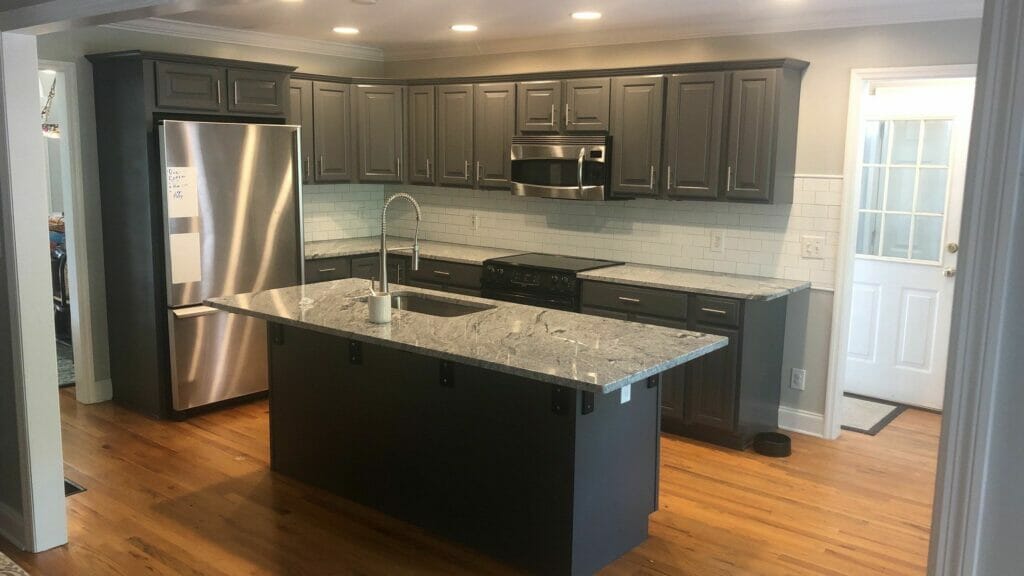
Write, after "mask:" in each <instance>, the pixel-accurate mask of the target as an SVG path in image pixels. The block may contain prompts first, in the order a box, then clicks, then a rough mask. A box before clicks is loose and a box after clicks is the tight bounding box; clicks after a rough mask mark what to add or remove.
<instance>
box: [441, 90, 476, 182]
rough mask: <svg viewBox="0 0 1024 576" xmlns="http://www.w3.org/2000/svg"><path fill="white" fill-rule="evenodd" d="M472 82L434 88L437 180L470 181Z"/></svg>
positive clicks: (471, 177)
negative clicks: (435, 95)
mask: <svg viewBox="0 0 1024 576" xmlns="http://www.w3.org/2000/svg"><path fill="white" fill-rule="evenodd" d="M473 168H474V166H473V85H472V84H456V85H451V86H439V87H438V89H437V181H438V183H439V184H448V185H457V186H459V185H461V186H469V185H471V184H472V183H473V179H474V174H473Z"/></svg>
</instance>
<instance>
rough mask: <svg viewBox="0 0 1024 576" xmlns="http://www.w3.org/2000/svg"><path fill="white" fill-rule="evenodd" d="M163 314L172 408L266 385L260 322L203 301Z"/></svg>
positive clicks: (263, 331) (263, 326)
mask: <svg viewBox="0 0 1024 576" xmlns="http://www.w3.org/2000/svg"><path fill="white" fill-rule="evenodd" d="M168 314H169V320H170V322H169V326H170V336H171V338H170V341H171V398H172V401H173V406H174V410H176V411H181V410H187V409H189V408H195V407H196V406H202V405H204V404H210V403H212V402H219V401H221V400H228V399H230V398H237V397H239V396H244V395H246V394H252V393H255V392H262V391H264V390H266V389H267V373H268V372H267V323H266V322H264V321H263V320H258V319H256V318H249V317H247V316H241V315H239V314H230V313H228V312H222V311H220V310H217V309H215V308H209V307H206V306H190V307H187V308H177V309H173V310H171V311H169V312H168Z"/></svg>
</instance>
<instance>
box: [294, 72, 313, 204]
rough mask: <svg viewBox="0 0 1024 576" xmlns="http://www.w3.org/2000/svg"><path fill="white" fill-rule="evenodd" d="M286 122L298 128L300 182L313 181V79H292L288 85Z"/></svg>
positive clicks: (307, 182) (308, 182)
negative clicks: (300, 164) (300, 165)
mask: <svg viewBox="0 0 1024 576" xmlns="http://www.w3.org/2000/svg"><path fill="white" fill-rule="evenodd" d="M288 123H289V124H294V125H296V126H298V127H299V128H300V130H299V148H300V150H299V158H300V160H301V161H302V183H303V184H310V183H312V182H313V163H314V161H313V158H314V153H315V152H314V146H313V81H312V80H296V79H292V81H291V82H290V83H289V86H288Z"/></svg>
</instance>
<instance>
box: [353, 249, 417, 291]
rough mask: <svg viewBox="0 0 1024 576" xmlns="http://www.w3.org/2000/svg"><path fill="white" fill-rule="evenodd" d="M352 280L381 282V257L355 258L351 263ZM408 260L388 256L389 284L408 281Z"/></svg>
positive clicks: (377, 255) (374, 255)
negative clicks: (361, 279) (360, 279)
mask: <svg viewBox="0 0 1024 576" xmlns="http://www.w3.org/2000/svg"><path fill="white" fill-rule="evenodd" d="M351 266H352V275H351V278H365V279H366V280H373V281H379V280H380V255H379V254H373V255H370V256H354V257H352V261H351ZM406 270H408V259H406V258H405V257H403V256H398V255H394V254H388V283H389V284H390V283H395V284H401V283H402V282H403V281H404V280H405V279H406Z"/></svg>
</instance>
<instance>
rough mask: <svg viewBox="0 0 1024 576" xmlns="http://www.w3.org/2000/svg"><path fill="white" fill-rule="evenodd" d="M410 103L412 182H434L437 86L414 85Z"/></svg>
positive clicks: (409, 156) (408, 156)
mask: <svg viewBox="0 0 1024 576" xmlns="http://www.w3.org/2000/svg"><path fill="white" fill-rule="evenodd" d="M407 106H408V121H407V125H408V126H409V135H408V137H407V138H406V141H407V144H408V146H407V148H408V150H407V152H406V158H408V159H409V168H408V169H407V172H408V174H409V182H411V183H413V184H433V183H434V158H435V156H434V87H433V86H411V87H410V88H409V101H408V103H407Z"/></svg>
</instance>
